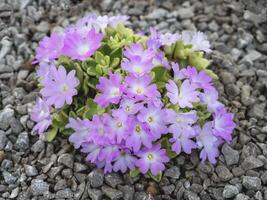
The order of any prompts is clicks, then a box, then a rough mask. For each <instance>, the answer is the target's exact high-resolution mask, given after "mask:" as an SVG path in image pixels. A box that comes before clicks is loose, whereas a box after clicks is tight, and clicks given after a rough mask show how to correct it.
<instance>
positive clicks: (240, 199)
mask: <svg viewBox="0 0 267 200" xmlns="http://www.w3.org/2000/svg"><path fill="white" fill-rule="evenodd" d="M235 200H249V196H247V195H245V194H242V193H241V194H238V195H236V197H235Z"/></svg>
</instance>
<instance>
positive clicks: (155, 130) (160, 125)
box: [137, 104, 168, 139]
mask: <svg viewBox="0 0 267 200" xmlns="http://www.w3.org/2000/svg"><path fill="white" fill-rule="evenodd" d="M164 114H165V112H164V111H163V110H162V109H161V108H157V107H155V106H154V105H153V104H149V105H148V107H147V108H145V107H144V108H143V109H142V110H141V111H140V113H139V114H138V116H137V118H138V120H139V121H140V122H143V123H146V124H147V126H148V128H149V129H150V132H151V135H152V136H153V138H154V139H159V138H160V137H161V134H166V133H167V132H168V129H167V126H166V124H165V122H164V118H165V115H164Z"/></svg>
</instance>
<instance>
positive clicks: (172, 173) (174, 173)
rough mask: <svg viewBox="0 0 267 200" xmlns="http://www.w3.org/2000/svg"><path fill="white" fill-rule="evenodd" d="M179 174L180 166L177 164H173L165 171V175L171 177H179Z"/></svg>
mask: <svg viewBox="0 0 267 200" xmlns="http://www.w3.org/2000/svg"><path fill="white" fill-rule="evenodd" d="M180 175H181V172H180V168H179V167H177V166H173V167H171V168H169V169H167V170H166V171H165V176H166V177H170V178H173V179H179V177H180Z"/></svg>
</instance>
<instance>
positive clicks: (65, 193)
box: [56, 188, 73, 199]
mask: <svg viewBox="0 0 267 200" xmlns="http://www.w3.org/2000/svg"><path fill="white" fill-rule="evenodd" d="M56 197H57V198H61V199H64V198H65V199H71V198H72V197H73V192H72V191H71V189H70V188H66V189H63V190H59V191H57V193H56Z"/></svg>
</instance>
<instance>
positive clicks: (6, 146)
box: [0, 0, 267, 200]
mask: <svg viewBox="0 0 267 200" xmlns="http://www.w3.org/2000/svg"><path fill="white" fill-rule="evenodd" d="M74 2H75V3H74ZM266 8H267V2H266V1H264V0H258V1H252V0H250V1H245V0H241V1H236V0H234V1H218V0H203V1H198V0H188V1H182V2H179V3H178V2H177V1H175V0H169V1H161V0H151V1H146V0H140V1H129V0H117V1H112V0H101V1H91V0H89V1H84V0H77V1H73V0H62V1H44V0H31V1H30V0H3V1H1V3H0V200H2V199H18V200H28V199H81V200H84V199H93V200H102V199H125V200H127V199H129V200H133V199H134V200H148V199H167V200H172V199H206V200H209V199H224V198H226V199H227V198H229V199H235V200H248V199H259V200H260V199H267V186H266V184H267V173H266V171H267V159H266V158H267V144H266V141H267V134H266V133H267V126H266V124H267V117H266V116H267V109H266V108H267V105H266V104H267V101H266V98H267V79H266V77H267V68H266V66H267V31H266V30H267V23H266V22H267V18H266V17H265V16H266V13H267V10H266ZM91 11H95V12H96V13H99V14H108V15H114V14H126V15H130V17H131V22H132V23H131V25H130V26H131V27H132V28H133V29H134V30H135V31H137V32H141V31H144V32H148V28H149V26H153V27H156V28H157V29H159V30H160V31H162V32H168V31H171V32H176V31H181V30H189V31H194V30H200V31H203V32H205V33H206V34H207V36H208V38H209V40H210V41H211V44H212V48H213V50H214V51H213V53H211V54H210V55H209V58H210V59H211V60H212V61H213V63H212V65H211V68H212V69H213V70H214V71H215V72H216V73H217V74H218V75H219V80H217V81H216V82H215V85H216V87H217V88H218V90H219V92H220V100H221V101H222V102H223V103H224V104H226V105H227V107H228V108H229V110H230V111H231V112H234V113H235V122H236V124H237V128H236V130H235V132H234V135H233V140H232V142H230V143H229V144H224V145H223V146H222V148H221V155H220V156H219V158H218V163H217V164H215V165H211V164H209V163H202V162H200V161H199V159H198V157H197V156H196V152H194V153H193V154H192V155H186V154H184V153H182V154H180V155H179V156H178V157H177V158H175V159H174V160H173V161H171V162H170V163H169V164H168V165H167V167H166V171H165V172H164V173H163V177H162V180H161V182H159V183H157V182H155V181H153V180H152V179H149V178H146V177H145V176H141V175H139V176H137V177H135V178H131V177H130V176H129V174H121V173H111V174H105V175H104V173H103V171H102V170H98V169H96V168H95V166H93V165H91V164H90V163H86V162H85V156H84V155H83V154H81V153H79V152H78V151H75V150H74V149H73V147H72V146H71V145H69V144H68V142H67V140H66V138H64V137H58V138H57V139H56V140H55V141H53V142H52V143H47V142H44V141H43V139H42V138H40V139H39V138H38V137H37V136H33V135H32V134H31V130H32V127H33V125H34V124H33V122H32V121H31V120H30V116H29V111H30V110H31V108H32V105H33V103H34V100H35V99H36V96H37V94H38V89H37V84H36V83H37V79H36V73H35V72H34V70H33V69H34V66H33V65H31V64H30V63H31V61H32V58H33V55H34V52H35V49H36V46H37V43H38V42H39V40H40V39H41V38H43V37H44V36H45V35H47V34H50V33H51V31H52V30H53V31H54V30H62V28H64V27H66V26H67V25H68V24H70V23H72V22H73V21H75V20H77V19H78V18H79V17H81V16H82V15H84V14H85V13H87V12H91Z"/></svg>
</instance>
